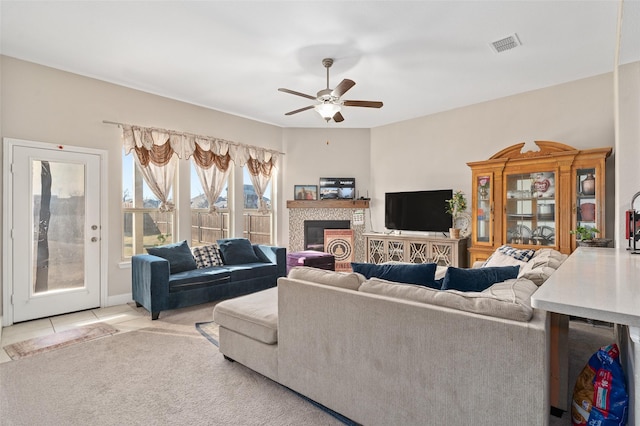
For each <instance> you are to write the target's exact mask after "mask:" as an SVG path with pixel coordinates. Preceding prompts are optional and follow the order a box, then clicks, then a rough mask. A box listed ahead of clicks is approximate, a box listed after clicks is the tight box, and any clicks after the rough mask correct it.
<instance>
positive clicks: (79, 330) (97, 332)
mask: <svg viewBox="0 0 640 426" xmlns="http://www.w3.org/2000/svg"><path fill="white" fill-rule="evenodd" d="M117 332H118V330H116V329H115V328H113V327H112V326H111V325H109V324H106V323H95V324H89V325H85V326H82V327H76V328H73V329H70V330H66V331H61V332H59V333H53V334H50V335H48V336H42V337H34V338H32V339H28V340H23V341H22V342H17V343H13V344H11V345H7V346H5V347H3V348H2V349H4V350H5V352H6V353H7V354H8V355H9V357H11V359H14V360H15V359H20V358H24V357H27V356H33V355H37V354H41V353H44V352H48V351H52V350H54V349H60V348H64V347H67V346H71V345H75V344H76V343H82V342H87V341H89V340H93V339H98V338H100V337H105V336H110V335H112V334H115V333H117Z"/></svg>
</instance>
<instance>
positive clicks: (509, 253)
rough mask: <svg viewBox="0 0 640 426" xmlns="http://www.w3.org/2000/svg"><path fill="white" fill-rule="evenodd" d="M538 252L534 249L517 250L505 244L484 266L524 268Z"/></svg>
mask: <svg viewBox="0 0 640 426" xmlns="http://www.w3.org/2000/svg"><path fill="white" fill-rule="evenodd" d="M535 253H536V251H535V250H532V249H517V248H514V247H511V246H510V245H508V244H504V245H502V246H500V247H498V248H497V249H496V251H495V252H494V253H493V254H492V255H491V256H490V257H489V259H487V261H486V262H484V265H483V266H522V265H524V264H525V263H527V262H528V261H529V260H530V259H531V258H532V257H533V256H534V255H535Z"/></svg>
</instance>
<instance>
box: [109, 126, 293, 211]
mask: <svg viewBox="0 0 640 426" xmlns="http://www.w3.org/2000/svg"><path fill="white" fill-rule="evenodd" d="M103 122H104V123H106V124H115V125H117V126H119V127H121V128H122V139H123V145H124V152H125V155H128V154H130V153H131V151H134V153H135V155H134V158H135V159H136V163H137V164H138V166H139V168H140V170H141V172H142V177H143V179H144V180H145V182H147V185H149V188H150V189H151V191H152V192H153V193H154V194H155V195H156V196H157V197H158V199H159V200H160V201H161V204H160V207H159V210H160V211H173V210H174V209H175V206H174V205H173V203H172V202H171V201H170V200H169V199H168V196H169V194H170V191H171V186H172V182H173V176H174V175H175V170H176V166H177V160H176V157H177V158H180V159H185V160H186V159H189V158H191V157H193V162H194V165H195V167H196V172H197V173H198V178H199V179H200V183H201V184H202V188H203V190H204V193H205V195H206V197H207V201H208V202H209V212H211V213H213V212H216V211H217V208H216V206H215V202H216V200H217V199H218V196H219V195H220V193H221V191H222V189H223V187H224V183H225V182H226V180H227V177H228V176H229V162H230V161H233V162H234V163H235V164H237V165H238V166H240V167H244V166H245V165H247V168H248V170H249V177H250V179H251V183H252V184H253V187H254V189H255V191H256V195H257V196H258V200H259V202H258V211H259V212H261V213H265V212H267V211H268V209H267V205H266V203H265V202H264V199H263V195H264V191H265V189H266V187H267V185H268V184H269V181H270V180H271V174H272V171H273V169H274V168H278V159H279V158H280V155H284V154H282V153H281V152H278V151H274V150H271V149H266V148H261V147H257V146H252V145H244V144H240V143H236V142H231V141H227V140H224V139H220V138H215V137H211V136H202V135H196V134H193V133H185V132H178V131H175V130H167V129H159V128H155V127H142V126H136V125H132V124H125V123H116V122H112V121H103ZM174 154H175V155H174Z"/></svg>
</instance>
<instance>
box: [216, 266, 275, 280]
mask: <svg viewBox="0 0 640 426" xmlns="http://www.w3.org/2000/svg"><path fill="white" fill-rule="evenodd" d="M224 266H225V268H227V269H228V270H229V271H231V280H232V281H243V280H250V279H252V278H260V277H276V276H277V275H278V266H277V265H274V264H273V263H244V264H242V265H224Z"/></svg>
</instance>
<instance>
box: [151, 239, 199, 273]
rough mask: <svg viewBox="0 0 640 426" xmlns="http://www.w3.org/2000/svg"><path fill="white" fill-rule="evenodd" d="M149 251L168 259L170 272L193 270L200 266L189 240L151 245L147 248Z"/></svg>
mask: <svg viewBox="0 0 640 426" xmlns="http://www.w3.org/2000/svg"><path fill="white" fill-rule="evenodd" d="M147 253H149V254H152V255H154V256H158V257H161V258H163V259H166V260H168V261H169V273H170V274H175V273H178V272H184V271H191V270H193V269H196V268H197V267H198V266H197V265H196V260H195V259H194V258H193V254H191V249H190V248H189V245H188V244H187V240H184V241H180V242H179V243H173V244H167V245H164V246H158V247H149V248H147Z"/></svg>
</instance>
